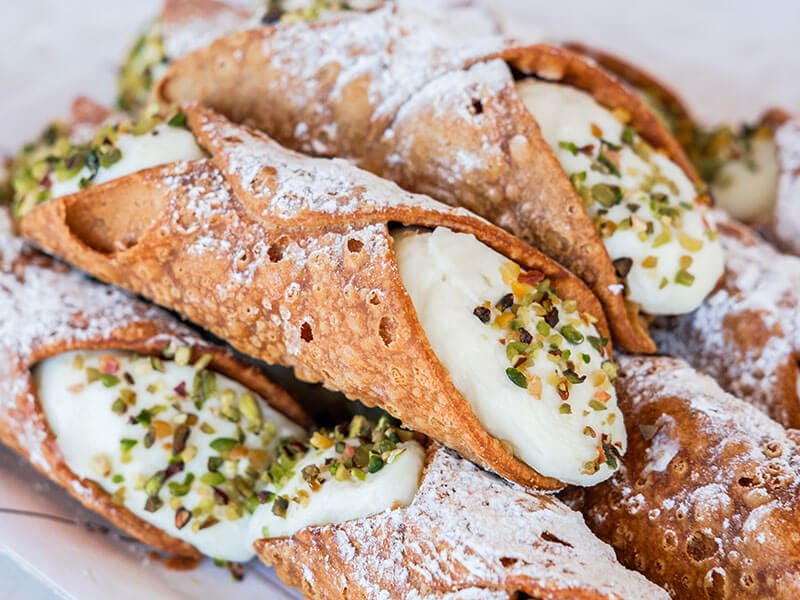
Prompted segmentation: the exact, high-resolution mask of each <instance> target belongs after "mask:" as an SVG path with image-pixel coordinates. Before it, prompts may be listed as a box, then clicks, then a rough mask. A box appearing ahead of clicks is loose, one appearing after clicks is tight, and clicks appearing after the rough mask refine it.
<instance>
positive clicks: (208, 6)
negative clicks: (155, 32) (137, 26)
mask: <svg viewBox="0 0 800 600" xmlns="http://www.w3.org/2000/svg"><path fill="white" fill-rule="evenodd" d="M254 12H255V11H254ZM251 22H253V23H254V22H255V19H251V18H249V17H248V16H247V11H246V10H244V9H239V8H237V7H234V6H230V5H227V4H225V3H224V2H215V3H213V4H212V3H203V7H198V8H197V9H196V10H194V11H188V12H184V11H181V14H171V13H170V12H169V11H165V14H164V15H163V17H162V20H161V23H160V27H161V32H162V37H163V41H164V50H165V51H166V54H167V56H168V57H169V58H170V59H172V60H174V59H176V58H179V57H181V56H184V55H186V54H188V53H189V52H191V51H193V50H196V49H198V48H202V47H203V46H207V45H208V44H210V43H211V42H213V41H214V40H215V39H217V38H219V37H221V36H223V35H225V34H226V33H230V32H232V31H236V30H238V29H241V28H243V27H245V26H246V25H247V24H248V23H251Z"/></svg>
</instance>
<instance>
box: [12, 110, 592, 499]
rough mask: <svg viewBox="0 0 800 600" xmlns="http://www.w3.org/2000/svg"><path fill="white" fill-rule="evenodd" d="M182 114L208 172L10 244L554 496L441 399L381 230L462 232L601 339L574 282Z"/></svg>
mask: <svg viewBox="0 0 800 600" xmlns="http://www.w3.org/2000/svg"><path fill="white" fill-rule="evenodd" d="M187 113H188V115H189V124H190V126H191V127H192V129H193V130H194V132H195V133H196V134H197V135H198V139H199V141H200V143H201V144H203V145H204V146H205V147H206V148H207V149H208V150H209V151H210V152H211V153H212V155H213V156H214V161H215V162H216V164H217V165H218V166H219V167H220V169H221V170H220V169H218V168H217V167H216V166H214V164H213V163H212V162H211V161H210V160H198V161H191V162H181V163H176V164H171V165H166V166H163V167H157V168H153V169H149V170H144V171H140V172H137V173H134V174H132V175H129V176H124V177H121V178H120V179H117V180H114V181H111V182H108V184H103V185H97V186H93V187H91V188H89V189H87V190H84V191H83V192H80V193H77V194H74V195H71V196H64V197H61V198H57V199H54V200H52V201H50V202H47V203H45V204H43V205H41V206H39V207H37V208H36V209H34V210H33V211H31V212H30V213H29V214H28V215H27V216H26V217H25V218H24V219H23V220H22V222H21V228H22V231H23V232H24V233H25V235H27V236H29V237H31V238H32V239H34V240H35V241H36V242H37V243H38V244H40V245H41V246H43V247H45V248H47V249H48V250H49V251H51V252H53V253H55V254H57V255H59V256H63V257H64V258H66V259H67V260H69V261H71V262H73V263H75V264H77V265H78V266H80V267H81V268H83V269H85V270H87V271H89V272H90V273H92V274H93V275H95V276H97V277H100V278H101V279H104V280H106V281H109V282H112V283H116V284H118V285H122V286H123V287H127V288H128V289H131V290H132V291H135V292H137V293H140V294H142V295H144V296H146V297H149V298H152V299H153V300H155V301H156V302H158V303H159V304H162V305H165V306H168V307H170V308H172V309H175V310H177V311H179V312H181V313H183V314H184V315H185V316H186V317H188V318H189V319H190V320H192V321H194V322H196V323H198V324H201V325H203V326H204V327H206V328H208V329H209V330H210V331H212V332H214V333H215V334H217V335H219V336H220V337H222V338H224V339H226V340H228V341H229V342H231V343H232V344H233V345H234V346H235V347H237V348H238V349H239V350H241V351H242V352H245V353H246V354H250V355H252V356H256V357H258V358H261V359H263V360H266V361H267V362H271V363H279V364H283V365H286V366H292V367H294V368H295V372H296V373H297V375H298V376H299V377H300V378H301V379H305V380H308V381H320V382H322V383H324V384H325V385H326V386H327V387H329V388H331V389H336V390H339V391H342V392H343V393H345V394H346V395H348V396H349V397H351V398H358V399H361V400H363V401H365V402H367V403H369V404H372V405H376V404H377V405H380V406H381V407H383V408H385V409H386V410H387V411H389V412H390V413H392V414H393V415H394V416H396V417H398V418H400V419H401V420H402V421H403V422H404V424H406V425H407V426H409V427H410V428H412V429H415V430H417V431H420V432H422V433H425V434H426V435H429V436H430V437H432V438H435V439H438V440H439V441H441V442H443V443H445V444H447V445H449V446H451V447H453V448H455V449H456V450H458V451H459V452H461V453H462V454H464V455H465V456H466V457H468V458H470V459H473V460H475V461H477V462H479V463H480V464H482V465H485V466H488V467H489V468H491V469H493V470H495V471H497V472H498V473H500V474H501V475H503V476H505V477H508V478H510V479H512V480H515V481H517V482H519V483H522V484H525V485H531V486H538V487H543V488H556V487H559V486H560V485H561V484H560V482H559V481H557V480H555V479H553V478H549V477H544V476H542V475H540V474H539V473H537V472H536V471H534V470H533V469H532V468H531V467H529V466H528V465H526V464H524V463H523V462H521V461H520V460H518V459H516V458H515V457H514V455H513V454H512V453H511V452H510V451H509V449H508V448H507V447H506V446H504V444H503V443H501V442H500V441H499V440H497V439H495V438H493V437H491V436H490V435H489V434H488V433H487V432H486V430H485V429H484V428H483V427H482V426H481V424H480V422H479V421H478V420H477V418H476V417H475V415H474V413H473V412H472V410H471V409H470V406H469V404H468V403H467V401H466V400H465V399H464V397H463V396H462V395H461V394H460V393H459V392H458V391H457V390H456V388H455V387H454V384H453V383H452V380H451V376H450V374H449V372H448V371H447V370H446V369H445V367H444V366H443V365H442V363H441V362H440V361H439V359H438V358H437V357H436V355H435V354H434V353H433V350H432V349H431V346H430V343H429V342H428V340H427V339H426V335H425V332H424V330H423V329H422V327H421V325H420V323H419V321H418V318H417V315H416V312H415V310H414V307H413V305H412V303H411V300H410V298H409V295H408V293H407V292H406V290H405V288H404V286H403V282H402V280H401V278H400V275H399V272H398V267H397V264H396V259H395V256H394V253H393V249H392V243H391V236H390V234H389V231H388V226H387V224H388V223H389V222H400V223H404V224H407V225H415V226H423V227H437V226H443V227H447V228H450V229H452V230H454V231H457V232H465V233H471V234H474V235H475V236H476V237H477V238H478V239H479V240H480V241H481V242H483V243H484V244H486V245H487V246H489V247H491V248H493V249H494V250H496V251H498V252H499V253H500V254H502V255H503V256H505V257H506V258H508V259H510V260H513V261H515V262H517V263H518V264H519V265H520V266H521V267H522V268H525V269H536V270H539V271H541V272H542V273H543V274H544V275H546V276H547V277H548V278H549V279H550V280H551V281H552V283H553V286H554V287H555V288H556V289H557V290H558V292H559V295H560V297H562V298H569V299H573V300H575V301H576V302H577V306H578V308H579V310H580V311H581V312H582V313H587V314H589V315H597V317H596V318H597V319H598V321H597V329H598V331H599V332H600V333H601V334H602V335H606V334H605V332H606V331H607V328H606V324H605V321H604V319H603V318H602V310H601V308H600V306H599V304H598V303H597V300H596V299H595V297H594V296H593V295H592V294H591V292H590V291H589V290H588V289H587V288H586V287H585V286H584V285H583V283H581V281H580V280H579V279H577V278H576V277H574V276H572V275H571V274H569V273H568V272H567V271H566V270H564V269H563V268H561V267H560V266H558V265H557V264H556V263H555V262H553V261H552V260H550V259H548V258H547V257H545V256H544V255H542V254H540V253H539V252H537V251H536V250H534V249H533V248H531V247H530V246H528V245H526V244H524V243H523V242H521V241H519V240H518V239H517V238H515V237H513V236H511V235H510V234H507V233H506V232H504V231H503V230H501V229H499V228H496V227H494V226H492V225H490V224H489V223H487V222H486V221H483V220H482V219H480V218H478V217H476V216H474V215H472V214H470V213H468V212H466V211H464V210H459V209H451V208H449V207H446V206H444V205H441V204H439V203H436V202H433V201H432V200H430V199H428V198H425V197H421V196H415V195H412V194H408V193H406V192H402V191H401V190H400V189H399V188H397V187H396V186H394V185H393V184H390V183H388V182H385V181H382V180H378V179H377V178H374V177H373V176H372V175H370V174H368V173H364V172H361V171H358V170H357V169H353V168H352V167H350V166H349V165H347V164H345V163H343V162H337V161H326V160H320V159H308V158H306V157H302V156H299V155H296V154H294V153H291V152H289V151H286V150H285V149H283V148H281V147H280V146H278V145H277V144H275V143H274V142H273V141H271V140H269V139H268V138H266V137H264V136H260V135H258V134H255V133H251V132H249V131H247V130H246V129H244V128H241V127H236V126H233V125H232V124H230V123H229V122H227V121H226V120H225V119H224V118H222V117H219V116H218V115H214V114H213V113H210V112H208V111H204V110H202V109H199V108H196V107H194V108H191V107H189V108H187ZM223 173H224V174H223ZM231 188H232V189H231ZM332 294H337V295H339V296H338V297H337V298H336V299H335V301H331V299H330V298H331V295H332Z"/></svg>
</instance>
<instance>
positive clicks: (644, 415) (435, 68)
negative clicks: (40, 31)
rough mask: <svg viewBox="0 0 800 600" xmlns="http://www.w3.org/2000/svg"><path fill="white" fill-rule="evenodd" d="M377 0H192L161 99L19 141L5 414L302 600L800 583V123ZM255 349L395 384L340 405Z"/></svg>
mask: <svg viewBox="0 0 800 600" xmlns="http://www.w3.org/2000/svg"><path fill="white" fill-rule="evenodd" d="M377 4H379V3H370V2H367V3H348V2H312V3H270V6H268V7H267V9H264V8H263V7H259V8H252V9H249V8H248V9H243V8H240V7H235V6H231V5H228V4H225V3H223V2H217V1H216V0H204V1H203V2H200V3H192V2H186V1H183V0H168V1H167V2H165V8H164V11H163V13H162V15H161V16H160V17H159V19H158V20H157V21H156V22H155V24H154V26H153V28H152V29H151V30H150V31H149V32H148V33H147V34H145V36H144V37H143V38H142V39H141V40H140V41H139V42H137V44H136V46H135V48H134V49H133V50H132V52H131V55H130V56H129V58H128V61H127V62H126V64H125V66H124V68H123V70H122V73H121V86H120V105H121V107H122V108H123V109H124V110H126V111H129V112H130V113H135V114H125V113H122V112H117V111H114V110H110V109H107V108H104V107H101V106H98V105H95V104H93V103H91V102H88V101H85V100H81V101H78V102H77V103H76V104H75V106H74V110H73V117H72V119H71V121H70V122H68V123H57V124H55V125H53V126H50V127H48V128H47V129H46V130H45V132H44V133H43V135H42V136H41V138H40V139H38V140H36V141H35V142H34V143H32V144H29V145H28V146H26V147H25V148H24V149H23V150H22V151H21V152H20V154H19V155H18V156H17V157H15V159H14V160H13V161H12V163H11V164H10V165H9V170H10V172H11V175H12V177H11V179H12V184H13V185H12V188H13V189H12V194H13V200H12V205H11V207H10V212H11V215H12V216H13V219H14V221H15V223H14V227H15V229H16V231H17V232H18V233H19V234H20V235H21V236H22V237H23V238H26V241H22V239H21V238H17V237H15V236H14V234H12V232H11V228H10V224H9V223H7V218H6V214H5V212H4V213H3V215H2V217H3V225H4V229H3V231H2V237H1V240H2V241H1V242H0V248H2V263H0V266H2V270H1V271H0V312H2V314H5V315H7V316H12V315H13V317H11V318H7V319H6V320H5V321H4V322H3V324H2V325H0V327H1V328H2V332H3V334H4V335H3V336H2V342H0V347H2V348H4V350H5V353H6V356H7V360H6V361H5V362H4V365H5V368H4V369H0V389H2V390H3V392H2V397H0V439H2V441H3V442H4V443H5V444H6V445H8V446H10V447H11V448H13V449H14V450H16V451H17V452H19V453H20V454H21V455H23V456H25V457H26V458H28V459H29V460H30V461H31V462H32V463H33V464H34V465H35V466H36V467H37V468H38V469H39V470H40V471H42V472H43V473H44V474H45V475H46V476H48V477H50V478H51V479H53V480H54V481H56V482H57V483H59V484H60V485H62V486H63V487H64V488H65V489H66V490H67V491H68V492H69V493H72V494H73V495H74V496H76V497H77V498H78V499H79V500H80V501H81V502H83V503H84V504H85V505H86V506H87V507H89V508H91V509H93V510H95V511H97V512H98V513H99V514H102V515H104V516H106V517H107V518H108V519H109V520H111V521H112V522H113V523H114V524H116V525H118V526H119V527H120V528H122V529H123V530H125V531H126V532H127V533H129V534H130V535H132V536H134V537H135V538H137V539H139V540H141V541H142V542H144V543H147V544H149V545H151V546H153V547H154V548H156V549H158V550H161V551H163V552H166V553H172V554H177V555H180V556H187V557H191V558H196V559H199V558H200V557H201V556H204V555H205V556H211V557H214V558H217V559H221V560H223V561H227V562H228V563H229V564H230V565H232V567H231V568H232V572H234V573H239V568H238V567H237V566H235V565H238V564H239V563H244V562H246V561H248V560H250V559H251V558H254V557H256V556H258V558H260V559H261V560H262V561H263V562H265V563H266V564H268V565H270V566H272V567H274V568H275V569H276V572H277V574H278V575H279V576H280V578H281V579H282V580H283V581H284V582H285V583H286V584H287V585H290V586H293V587H296V588H299V589H300V590H301V592H302V593H303V594H304V596H306V597H309V598H335V597H347V598H395V597H397V598H401V597H402V598H448V599H455V598H528V597H531V598H608V599H611V598H614V599H619V598H624V599H627V598H666V597H674V598H691V599H694V598H765V597H770V598H795V597H798V596H800V574H798V573H797V572H796V571H797V566H796V565H797V562H798V559H800V545H798V543H799V542H798V539H799V538H798V536H797V535H795V534H794V533H793V531H794V529H796V528H797V527H796V526H797V525H798V523H797V517H796V516H795V514H794V513H795V504H796V503H797V499H796V498H797V495H798V490H797V489H795V488H796V487H797V481H796V478H797V469H798V464H800V463H798V460H797V457H796V454H797V449H796V443H797V434H796V433H795V431H794V430H793V429H791V428H794V427H800V398H799V397H798V394H799V393H800V392H799V391H798V390H800V379H799V378H800V373H798V367H797V361H796V356H797V348H798V343H799V342H798V339H797V338H798V323H800V316H799V315H798V310H800V309H799V308H798V306H800V299H798V297H797V292H796V290H795V288H797V287H798V285H800V258H796V257H793V256H787V255H783V254H780V253H779V252H778V251H777V250H775V249H773V248H772V247H771V246H770V245H769V243H768V242H767V241H764V240H763V239H762V238H761V237H760V236H761V234H765V235H767V237H768V238H769V239H770V240H773V241H775V240H776V239H779V237H780V236H783V237H782V239H784V240H789V239H791V237H792V236H791V233H787V232H789V231H790V229H787V228H790V227H791V220H790V219H789V218H788V217H785V216H782V213H781V212H780V210H776V211H773V210H772V208H770V207H769V206H771V203H772V204H776V206H778V207H780V206H790V205H791V196H792V194H795V191H796V190H795V189H794V188H795V187H796V181H795V180H796V177H797V170H798V167H799V166H800V161H798V157H797V156H795V155H796V154H797V152H796V150H797V144H796V139H795V138H796V137H797V136H796V134H797V131H796V127H794V122H793V121H792V120H791V119H789V118H788V117H787V116H786V115H785V114H779V113H778V112H772V113H770V115H769V116H768V117H767V118H766V119H765V120H764V122H763V123H762V127H760V128H757V129H755V130H753V131H748V132H746V135H744V136H735V135H731V136H729V138H725V139H723V137H724V136H721V134H719V132H715V133H714V134H711V133H708V132H704V131H702V130H701V129H700V128H699V127H698V125H697V124H696V122H695V121H694V119H693V118H692V117H691V113H690V111H689V110H688V109H687V108H686V107H685V105H684V103H683V102H682V101H681V99H680V97H679V96H678V95H677V94H675V93H674V92H672V91H671V90H670V89H669V88H667V87H666V86H664V85H663V84H661V83H660V82H658V81H657V80H656V79H654V78H653V77H651V76H650V75H649V74H647V73H645V72H644V71H641V70H640V69H638V68H637V67H635V66H634V65H630V64H628V63H627V62H626V61H623V60H621V59H618V58H616V57H613V56H610V55H608V54H605V53H603V52H600V51H597V50H594V49H591V48H588V47H585V46H581V45H580V44H568V43H554V44H543V43H536V44H534V45H522V44H520V43H519V42H515V41H511V40H509V39H505V38H504V37H503V36H502V32H498V31H496V28H495V26H494V24H492V23H490V22H488V21H487V22H483V23H480V22H478V23H477V26H476V27H475V28H474V29H473V28H470V27H467V26H466V23H468V22H470V23H472V24H475V23H476V15H479V14H480V10H479V9H477V8H475V7H474V6H472V5H471V4H470V3H466V4H465V5H461V4H459V5H458V7H457V10H456V7H454V6H449V5H450V2H449V0H444V1H443V2H439V3H435V6H434V5H430V6H426V8H425V10H424V11H420V10H419V6H418V3H417V2H416V1H415V0H406V1H399V2H388V3H383V4H381V5H379V6H376V5H377ZM448 10H450V11H455V12H447V11H448ZM448 17H450V18H452V22H449V19H448ZM526 42H530V40H526ZM793 128H794V129H793ZM718 134H719V135H718ZM793 136H794V137H793ZM723 142H724V143H723ZM726 144H727V145H726ZM712 154H713V156H712ZM777 156H779V157H780V158H779V160H780V161H781V162H780V166H777V163H775V162H774V160H773V162H772V163H769V165H766V163H767V162H768V161H769V160H772V159H774V158H775V157H777ZM721 157H723V158H721ZM751 162H752V163H754V164H756V165H759V164H761V163H762V162H763V163H764V164H765V165H766V166H765V167H764V172H760V171H758V174H754V173H756V171H757V170H756V171H754V170H752V169H750V166H751ZM711 163H713V164H711ZM709 165H711V166H709ZM743 165H744V167H743ZM770 165H771V166H770ZM723 180H726V181H728V184H726V185H729V186H730V190H728V189H727V188H726V187H725V185H723V184H722V182H723ZM773 180H774V181H778V180H780V183H776V184H775V185H773ZM776 189H777V190H778V191H777V192H776V191H775V190H776ZM709 190H710V193H709ZM751 191H752V192H753V193H751ZM755 192H758V193H755ZM795 195H796V194H795ZM756 196H758V198H756ZM712 197H713V198H714V199H717V200H718V204H719V206H721V207H722V208H724V209H726V210H728V211H729V212H730V213H732V214H733V216H734V217H738V218H740V219H744V220H746V221H748V222H749V223H752V224H757V225H758V227H759V229H758V230H754V229H750V228H748V227H747V226H746V225H742V224H739V223H738V222H736V221H735V220H734V219H733V218H732V217H731V216H729V215H728V214H726V213H725V212H724V211H723V210H720V208H713V206H712V205H713V200H712ZM776 197H777V198H778V200H777V203H776V202H775V198H776ZM765 198H766V199H765ZM789 210H793V209H789ZM783 214H789V212H786V213H783ZM782 228H783V230H782ZM781 231H783V233H780V232H781ZM770 236H771V237H770ZM28 243H31V244H32V246H27V244H28ZM34 246H35V247H36V248H38V249H40V250H44V251H45V252H48V253H49V254H51V255H53V256H55V257H57V258H58V259H63V260H65V261H67V262H69V263H70V264H72V265H75V266H76V267H78V268H80V269H82V270H83V271H85V272H86V273H88V274H90V275H92V276H94V277H96V278H97V279H98V280H100V282H97V281H90V280H88V279H86V278H85V277H84V276H83V275H81V274H79V273H78V272H76V271H71V270H70V268H69V267H66V266H65V265H64V264H62V263H59V262H55V261H54V259H51V258H49V257H46V256H45V255H42V254H39V250H38V249H36V250H35V249H34ZM781 247H782V248H790V246H788V245H787V244H786V243H784V245H782V246H781ZM101 282H102V283H101ZM105 284H110V285H113V286H116V287H117V288H123V289H124V290H127V291H128V292H132V293H135V294H137V295H138V296H140V297H141V298H142V299H134V298H133V297H131V296H128V295H126V293H125V292H123V291H119V290H117V289H115V288H112V287H106V285H105ZM146 301H151V302H153V303H155V304H157V305H160V306H162V307H165V308H167V309H170V310H172V311H174V312H175V313H177V314H178V315H180V316H181V317H183V318H184V319H186V320H187V321H188V322H189V323H191V325H186V324H183V323H178V322H176V320H175V318H174V317H172V316H171V315H170V314H168V313H166V312H162V310H161V309H160V308H155V307H153V306H151V305H149V304H146ZM192 326H196V327H198V328H201V329H197V330H196V329H192V328H191V327H192ZM206 332H208V333H210V334H213V335H214V336H215V339H216V340H218V341H216V342H213V343H212V342H209V341H206V338H205V337H204V336H205V335H206ZM220 344H229V345H230V347H231V348H232V350H231V349H228V348H227V347H223V346H221V345H220ZM614 346H616V347H617V348H618V351H617V352H616V353H615V352H614V349H613V348H614ZM619 350H621V351H622V352H624V354H623V353H620V352H619ZM234 352H238V353H240V354H235V353H234ZM657 352H658V353H661V354H665V353H669V354H674V355H677V356H679V357H681V358H682V359H684V360H685V361H686V362H684V361H683V360H681V359H677V358H668V357H664V356H647V355H648V354H650V355H652V354H654V353H657ZM637 354H638V356H636V355H637ZM250 358H254V359H257V360H259V361H263V362H265V363H269V364H272V365H280V366H284V367H290V368H291V369H292V370H293V373H294V375H295V376H296V377H297V378H298V379H300V380H302V381H306V382H310V383H319V384H322V385H323V386H324V387H326V388H328V389H329V390H332V391H335V392H340V393H341V397H342V398H343V399H344V398H346V399H347V400H349V401H358V402H361V403H363V404H364V405H366V406H367V407H376V408H377V409H379V410H378V411H372V412H369V413H368V414H369V416H364V415H363V414H362V412H363V411H361V409H357V410H356V412H357V413H358V414H356V416H354V417H352V418H351V419H350V420H349V421H345V422H323V423H313V422H312V419H311V418H310V417H309V416H308V415H307V413H306V410H305V409H304V406H307V404H306V403H307V401H308V398H305V397H302V396H301V397H298V398H296V399H295V398H293V397H291V396H290V395H289V394H287V393H286V392H285V391H284V390H283V389H282V388H281V387H279V386H278V385H276V384H274V383H272V382H271V381H269V380H268V379H267V378H266V377H265V376H264V374H263V373H262V372H261V371H260V370H258V369H257V368H256V367H254V366H253V363H251V362H248V361H249V360H250ZM695 369H699V370H701V371H703V372H705V373H706V374H700V372H699V371H697V370H695ZM87 406H88V408H89V410H87ZM472 463H474V464H472ZM556 493H558V494H559V495H560V496H559V495H556ZM568 506H570V507H571V508H570V507H568ZM578 511H580V512H578ZM581 512H582V515H581V514H580V513H581ZM584 519H585V520H584ZM595 536H597V537H595ZM601 540H602V541H601ZM606 544H609V545H610V546H609V545H606ZM612 547H613V550H612ZM615 553H616V555H615ZM628 569H631V570H628ZM637 571H638V573H637Z"/></svg>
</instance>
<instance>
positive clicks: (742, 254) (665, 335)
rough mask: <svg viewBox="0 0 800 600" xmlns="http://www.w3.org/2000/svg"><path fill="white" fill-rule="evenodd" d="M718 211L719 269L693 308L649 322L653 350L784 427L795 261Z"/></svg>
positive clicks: (799, 334) (793, 343) (799, 422)
mask: <svg viewBox="0 0 800 600" xmlns="http://www.w3.org/2000/svg"><path fill="white" fill-rule="evenodd" d="M723 219H724V217H722V216H720V217H719V218H718V221H719V231H720V239H721V241H722V243H723V245H724V248H725V254H726V267H725V274H724V275H723V278H722V281H721V283H720V285H719V287H718V288H717V289H716V290H715V291H714V292H713V293H712V294H711V296H709V298H708V299H707V300H706V302H704V303H703V305H702V306H701V307H700V308H698V309H697V310H696V311H695V312H693V313H691V314H688V315H684V316H682V317H677V318H670V319H666V320H664V321H662V322H659V323H657V326H656V327H654V330H653V331H654V337H655V339H656V341H657V342H658V345H659V348H660V349H661V350H662V351H663V352H665V353H669V354H673V355H675V356H680V357H682V358H684V359H686V360H687V361H688V362H689V363H690V364H691V365H692V366H694V367H695V368H697V369H698V370H701V371H703V372H705V373H708V374H709V375H711V376H712V377H714V379H716V380H717V381H718V382H719V384H720V385H721V386H722V387H723V388H724V389H725V390H727V391H728V392H730V393H731V394H734V395H735V396H737V397H740V398H742V399H744V400H747V401H748V402H751V403H752V404H754V405H755V406H756V407H758V408H760V409H761V410H763V411H765V412H766V413H767V414H769V415H770V416H771V417H772V418H773V419H775V420H776V421H778V422H779V423H781V424H782V425H784V426H785V427H800V401H799V400H798V373H799V371H798V366H797V357H798V355H799V354H798V353H799V352H800V320H799V319H798V306H800V298H799V297H798V290H800V259H798V258H797V257H794V256H790V255H786V254H780V253H778V252H776V251H775V250H774V249H773V248H772V247H771V246H770V245H769V244H767V243H765V242H763V241H762V240H761V239H760V238H759V237H758V236H757V235H756V234H755V233H754V232H753V231H752V230H750V229H748V228H747V227H745V226H743V225H739V224H737V223H736V222H734V221H733V220H730V219H729V220H727V221H723Z"/></svg>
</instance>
